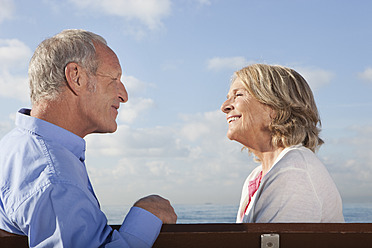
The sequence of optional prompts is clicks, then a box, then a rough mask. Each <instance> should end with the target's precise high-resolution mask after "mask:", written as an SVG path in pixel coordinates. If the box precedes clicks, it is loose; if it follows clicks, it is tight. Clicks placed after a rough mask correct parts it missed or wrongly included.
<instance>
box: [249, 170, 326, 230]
mask: <svg viewBox="0 0 372 248" xmlns="http://www.w3.org/2000/svg"><path fill="white" fill-rule="evenodd" d="M257 197H258V198H257V200H256V204H255V207H254V216H253V222H260V223H270V222H320V220H321V214H322V209H321V203H320V201H319V199H318V197H317V194H316V192H315V189H314V186H313V185H312V182H311V179H310V177H309V175H308V174H307V173H306V171H304V170H301V169H288V170H283V171H281V172H280V173H278V174H277V175H276V176H275V177H273V178H272V179H270V180H267V181H265V182H263V185H262V190H261V191H260V195H257Z"/></svg>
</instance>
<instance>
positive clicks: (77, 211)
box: [14, 183, 162, 248]
mask: <svg viewBox="0 0 372 248" xmlns="http://www.w3.org/2000/svg"><path fill="white" fill-rule="evenodd" d="M94 201H95V199H94V200H92V198H91V197H89V195H88V194H87V193H86V192H84V190H82V189H80V188H79V187H77V186H75V185H71V184H63V183H58V184H49V185H46V186H45V187H44V188H43V189H41V190H39V191H38V192H37V193H35V194H33V195H32V196H30V197H29V198H28V199H27V200H26V201H25V202H23V203H22V204H21V205H20V207H19V208H18V209H17V210H16V212H15V213H14V221H15V222H16V223H17V225H18V226H19V227H20V228H21V229H22V231H23V232H24V233H25V234H27V236H28V237H29V245H30V247H36V248H38V247H92V248H93V247H151V246H152V244H153V243H154V242H155V240H156V238H157V235H158V234H159V232H160V228H161V225H162V222H161V220H160V219H158V218H157V217H156V216H154V215H152V214H151V213H149V212H147V211H146V210H143V209H139V208H136V209H133V208H132V209H131V211H130V212H129V214H128V215H127V217H126V219H125V221H124V222H123V225H122V227H121V228H120V229H119V231H117V230H112V228H111V227H110V226H109V225H107V218H106V216H105V215H104V213H103V212H102V211H101V210H100V209H99V207H98V204H97V203H96V202H94Z"/></svg>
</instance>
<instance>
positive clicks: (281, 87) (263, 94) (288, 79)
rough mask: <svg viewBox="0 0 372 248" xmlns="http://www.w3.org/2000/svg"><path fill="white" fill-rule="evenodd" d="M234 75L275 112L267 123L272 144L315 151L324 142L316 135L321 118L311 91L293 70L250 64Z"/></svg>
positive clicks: (318, 131)
mask: <svg viewBox="0 0 372 248" xmlns="http://www.w3.org/2000/svg"><path fill="white" fill-rule="evenodd" d="M234 77H235V79H236V78H239V79H240V80H241V81H242V82H243V84H244V86H245V87H246V89H247V90H248V92H249V93H250V94H251V95H252V96H253V97H255V98H256V99H257V100H258V101H259V102H261V103H263V104H266V105H268V106H269V107H271V108H272V109H273V110H274V111H275V113H276V115H275V117H273V119H272V122H271V124H270V126H269V129H270V131H271V133H272V144H273V145H274V146H276V147H289V146H292V145H297V144H302V145H303V146H305V147H307V148H309V149H310V150H312V151H313V152H315V151H316V150H317V148H319V147H320V146H321V145H322V144H323V143H324V142H323V140H322V139H321V138H320V137H319V133H320V127H321V121H320V118H319V113H318V109H317V107H316V104H315V100H314V96H313V93H312V91H311V89H310V87H309V85H308V84H307V82H306V80H305V79H304V78H303V77H302V76H301V75H300V74H299V73H297V72H296V71H295V70H293V69H290V68H286V67H283V66H278V65H265V64H253V65H249V66H247V67H245V68H243V69H241V70H239V71H236V72H235V74H234ZM233 81H234V79H233Z"/></svg>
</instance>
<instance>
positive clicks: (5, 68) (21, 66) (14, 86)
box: [0, 39, 32, 102]
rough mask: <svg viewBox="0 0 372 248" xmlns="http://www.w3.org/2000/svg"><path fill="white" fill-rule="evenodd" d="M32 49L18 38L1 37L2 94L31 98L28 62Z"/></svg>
mask: <svg viewBox="0 0 372 248" xmlns="http://www.w3.org/2000/svg"><path fill="white" fill-rule="evenodd" d="M31 54H32V52H31V49H30V48H29V47H27V46H26V45H25V44H24V43H23V42H21V41H19V40H16V39H0V96H3V97H8V98H15V99H19V100H21V101H24V102H25V101H28V100H29V95H28V92H29V88H28V83H27V64H28V61H29V60H30V57H31Z"/></svg>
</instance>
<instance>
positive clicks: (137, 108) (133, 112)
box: [119, 98, 155, 123]
mask: <svg viewBox="0 0 372 248" xmlns="http://www.w3.org/2000/svg"><path fill="white" fill-rule="evenodd" d="M154 106H155V103H154V101H153V100H152V99H149V98H134V99H130V100H129V101H128V102H126V103H124V104H122V105H121V107H120V114H119V121H120V122H123V123H133V122H134V121H135V120H136V119H137V118H138V117H140V116H142V115H143V114H144V113H145V112H146V111H149V110H150V109H151V108H153V107H154Z"/></svg>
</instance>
